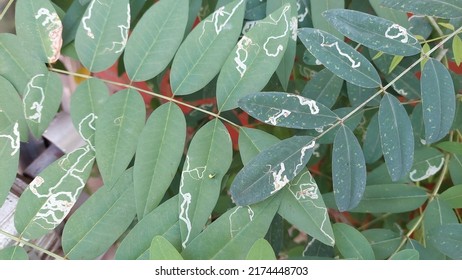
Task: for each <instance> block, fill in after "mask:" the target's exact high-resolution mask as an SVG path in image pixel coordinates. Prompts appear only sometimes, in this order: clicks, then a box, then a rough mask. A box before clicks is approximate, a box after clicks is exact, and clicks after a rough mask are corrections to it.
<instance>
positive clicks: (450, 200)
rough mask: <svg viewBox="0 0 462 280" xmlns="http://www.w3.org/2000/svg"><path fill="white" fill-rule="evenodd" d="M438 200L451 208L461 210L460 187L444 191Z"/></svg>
mask: <svg viewBox="0 0 462 280" xmlns="http://www.w3.org/2000/svg"><path fill="white" fill-rule="evenodd" d="M439 198H440V199H441V200H444V201H445V202H446V203H447V204H448V205H449V206H451V207H452V208H454V209H455V208H462V185H456V186H453V187H450V188H449V189H447V190H445V191H444V192H443V193H442V194H441V195H440V196H439Z"/></svg>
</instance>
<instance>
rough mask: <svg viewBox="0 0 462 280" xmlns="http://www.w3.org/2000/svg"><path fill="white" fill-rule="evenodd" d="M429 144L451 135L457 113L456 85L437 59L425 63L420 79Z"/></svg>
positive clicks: (426, 137)
mask: <svg viewBox="0 0 462 280" xmlns="http://www.w3.org/2000/svg"><path fill="white" fill-rule="evenodd" d="M420 83H421V88H422V106H423V119H424V125H425V140H426V142H427V144H432V143H435V142H436V141H438V140H440V139H442V138H443V137H444V136H446V135H447V134H448V133H449V130H450V129H451V127H452V122H453V121H454V115H455V111H456V97H455V94H454V92H455V90H454V84H453V82H452V78H451V75H450V74H449V71H448V70H447V68H446V67H445V66H444V65H443V64H442V63H441V62H439V61H437V60H435V59H429V60H428V61H427V63H425V66H424V69H423V71H422V77H421V79H420Z"/></svg>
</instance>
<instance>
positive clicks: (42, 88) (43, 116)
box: [23, 72, 63, 138]
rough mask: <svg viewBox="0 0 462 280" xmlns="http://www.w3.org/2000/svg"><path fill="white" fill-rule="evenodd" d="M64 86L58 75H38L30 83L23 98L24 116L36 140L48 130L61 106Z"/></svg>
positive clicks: (49, 73) (48, 73) (50, 73)
mask: <svg viewBox="0 0 462 280" xmlns="http://www.w3.org/2000/svg"><path fill="white" fill-rule="evenodd" d="M62 94H63V85H62V82H61V79H60V77H59V76H58V74H56V73H52V72H46V73H45V74H37V75H35V76H34V77H32V79H31V80H30V81H29V82H28V84H27V86H26V89H25V91H24V96H23V105H24V116H25V118H26V122H27V125H28V126H29V129H30V131H31V132H32V134H33V135H34V136H35V137H36V138H40V137H41V135H42V133H43V132H44V131H45V130H46V129H47V128H48V125H49V124H50V122H51V121H52V120H53V118H54V117H55V115H56V112H57V111H58V109H59V105H60V104H61V96H62Z"/></svg>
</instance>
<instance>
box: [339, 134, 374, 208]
mask: <svg viewBox="0 0 462 280" xmlns="http://www.w3.org/2000/svg"><path fill="white" fill-rule="evenodd" d="M332 174H333V178H332V179H333V187H334V196H335V202H336V204H337V207H338V209H339V210H340V211H342V212H343V211H348V210H350V209H352V208H355V207H356V206H357V205H358V203H359V202H360V201H361V198H362V196H363V193H364V190H365V188H366V163H365V161H364V155H363V151H362V149H361V146H360V145H359V142H358V140H357V139H356V136H355V135H354V134H353V132H352V131H351V130H350V129H349V128H348V127H347V126H345V125H342V126H341V127H340V129H339V130H338V131H337V134H336V136H335V140H334V148H333V152H332Z"/></svg>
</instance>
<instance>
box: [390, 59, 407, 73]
mask: <svg viewBox="0 0 462 280" xmlns="http://www.w3.org/2000/svg"><path fill="white" fill-rule="evenodd" d="M403 58H404V56H400V55H395V56H393V59H392V61H391V64H390V68H388V72H387V74H390V73H391V72H393V70H395V68H396V67H397V66H398V65H399V64H400V63H401V61H402V60H403Z"/></svg>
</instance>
